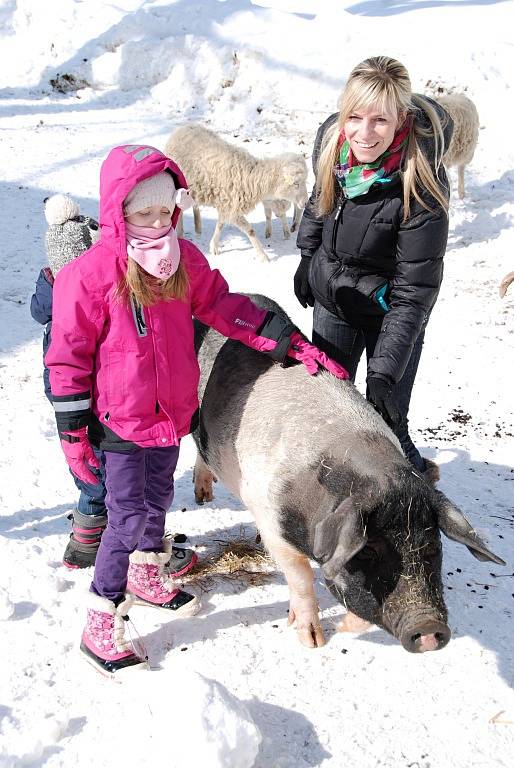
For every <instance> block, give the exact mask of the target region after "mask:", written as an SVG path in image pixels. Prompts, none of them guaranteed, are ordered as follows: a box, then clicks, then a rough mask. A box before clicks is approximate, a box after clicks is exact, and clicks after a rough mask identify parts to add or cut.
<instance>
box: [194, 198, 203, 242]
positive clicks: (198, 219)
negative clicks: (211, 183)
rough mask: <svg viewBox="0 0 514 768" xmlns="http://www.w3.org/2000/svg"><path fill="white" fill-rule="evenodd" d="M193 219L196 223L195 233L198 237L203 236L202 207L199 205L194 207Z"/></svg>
mask: <svg viewBox="0 0 514 768" xmlns="http://www.w3.org/2000/svg"><path fill="white" fill-rule="evenodd" d="M193 219H194V222H195V232H196V234H197V235H201V234H202V219H201V216H200V207H199V206H198V205H193Z"/></svg>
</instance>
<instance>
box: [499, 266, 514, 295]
mask: <svg viewBox="0 0 514 768" xmlns="http://www.w3.org/2000/svg"><path fill="white" fill-rule="evenodd" d="M511 283H514V272H509V274H508V275H505V277H504V278H503V280H502V281H501V283H500V285H499V287H498V291H499V294H500V297H501V298H502V299H503V297H504V296H505V294H506V293H507V288H508V287H509V285H510V284H511Z"/></svg>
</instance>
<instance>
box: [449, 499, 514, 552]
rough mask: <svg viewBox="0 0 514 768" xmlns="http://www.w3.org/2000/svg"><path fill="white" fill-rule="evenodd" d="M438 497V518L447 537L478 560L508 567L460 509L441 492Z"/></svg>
mask: <svg viewBox="0 0 514 768" xmlns="http://www.w3.org/2000/svg"><path fill="white" fill-rule="evenodd" d="M438 496H439V504H438V508H437V516H438V518H439V527H440V529H441V530H442V532H443V533H444V534H445V536H448V538H449V539H453V540H454V541H458V542H459V543H460V544H464V546H466V547H467V548H468V549H469V551H470V552H471V554H472V555H473V557H476V559H477V560H482V561H486V562H491V563H496V564H497V565H506V562H505V560H502V559H501V557H498V556H497V555H495V554H494V552H491V550H490V549H487V547H486V545H485V544H484V542H483V541H482V539H481V538H480V536H478V535H477V533H476V532H475V530H474V529H473V528H472V527H471V525H470V524H469V523H468V521H467V520H466V518H465V517H464V515H463V514H462V512H461V511H460V509H457V507H456V506H455V505H454V504H452V503H451V501H450V500H449V499H447V498H446V496H445V495H444V494H443V493H441V492H440V491H439V492H438Z"/></svg>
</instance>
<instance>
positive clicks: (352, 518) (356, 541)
mask: <svg viewBox="0 0 514 768" xmlns="http://www.w3.org/2000/svg"><path fill="white" fill-rule="evenodd" d="M366 541H367V538H366V536H365V535H364V526H363V523H362V518H361V514H360V512H359V511H358V510H357V509H355V505H354V503H353V501H352V498H351V497H348V498H347V499H345V500H344V501H343V502H341V504H339V506H338V507H337V508H336V509H334V511H333V512H329V513H327V514H326V515H323V517H322V518H321V519H320V520H319V522H317V523H316V526H315V528H314V544H313V555H314V557H315V558H316V560H319V561H320V562H321V564H322V565H323V573H324V575H325V576H326V577H327V578H328V579H333V578H335V576H337V574H338V573H339V572H340V570H341V568H342V567H343V566H344V565H345V563H347V562H348V560H351V558H352V557H353V556H354V555H356V554H357V552H360V550H361V549H362V548H363V547H364V545H365V544H366Z"/></svg>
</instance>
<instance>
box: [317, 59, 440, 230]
mask: <svg viewBox="0 0 514 768" xmlns="http://www.w3.org/2000/svg"><path fill="white" fill-rule="evenodd" d="M371 107H376V108H378V109H379V110H381V111H383V112H389V113H390V114H393V115H396V116H397V117H398V118H399V119H400V120H405V119H406V118H407V117H408V116H410V115H411V116H413V117H414V118H415V117H416V115H417V114H419V112H420V111H423V112H424V113H425V114H426V115H427V116H428V119H429V122H430V126H429V127H428V128H423V127H422V126H420V124H419V122H420V121H418V120H416V119H413V120H412V126H411V130H410V132H409V136H408V140H407V146H406V148H405V152H404V157H403V162H402V167H401V174H402V179H403V209H404V221H405V220H406V219H408V218H409V215H410V203H411V198H412V197H414V198H415V199H416V200H417V201H418V202H419V203H420V204H421V205H422V206H423V207H424V208H426V209H428V210H431V209H430V206H429V205H428V203H427V202H426V200H423V199H422V197H421V195H420V190H423V189H424V190H426V191H427V192H428V193H429V195H430V196H431V197H432V198H433V199H434V200H435V201H436V202H437V203H439V205H440V206H441V207H442V208H443V209H444V210H445V211H448V199H447V197H446V195H445V193H444V191H443V189H442V183H441V182H440V181H439V169H440V167H441V161H442V156H443V152H444V137H443V130H442V126H441V121H440V120H439V116H438V114H437V112H436V110H435V109H434V107H433V106H432V105H431V104H430V102H429V101H427V100H425V99H423V100H422V99H420V98H419V96H416V95H414V94H413V93H412V87H411V82H410V78H409V74H408V72H407V70H406V69H405V67H404V66H403V64H400V62H399V61H396V60H395V59H391V58H389V57H388V56H373V57H371V58H369V59H366V60H365V61H363V62H361V63H360V64H357V66H356V67H354V68H353V69H352V71H351V72H350V75H349V77H348V81H347V83H346V86H345V88H344V91H343V93H342V94H341V97H340V99H339V117H338V119H337V121H336V122H335V123H334V125H332V126H330V128H328V130H327V131H326V132H325V135H324V136H323V141H322V146H321V153H320V156H319V159H318V163H317V173H316V190H317V209H318V215H320V216H326V215H327V214H329V213H330V212H331V211H332V210H333V208H334V205H335V200H336V192H335V178H334V166H335V165H336V163H337V162H338V160H339V149H338V146H337V144H338V139H339V134H340V132H341V131H342V130H343V126H344V124H345V122H346V120H347V119H348V118H349V116H350V115H351V114H352V113H353V112H355V111H358V110H360V109H369V108H371ZM427 138H430V139H431V141H432V142H433V145H434V168H432V167H431V165H430V162H429V161H428V160H427V158H426V156H425V155H424V153H423V152H422V150H421V146H420V141H421V140H423V139H427Z"/></svg>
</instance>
